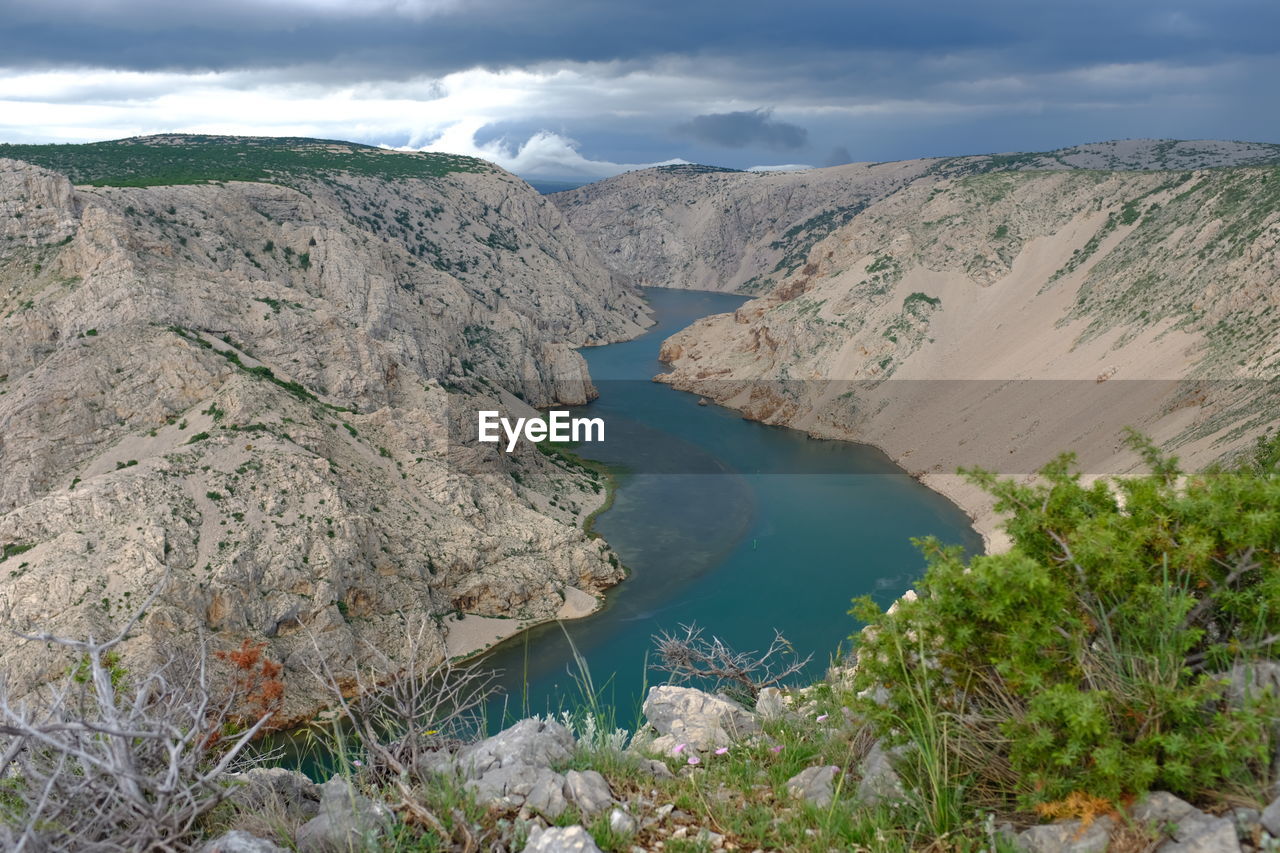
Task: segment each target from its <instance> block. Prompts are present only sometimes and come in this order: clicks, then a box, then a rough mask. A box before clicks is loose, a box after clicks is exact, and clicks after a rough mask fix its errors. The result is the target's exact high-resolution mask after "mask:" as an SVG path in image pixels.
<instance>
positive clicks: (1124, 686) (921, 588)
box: [853, 435, 1280, 807]
mask: <svg viewBox="0 0 1280 853" xmlns="http://www.w3.org/2000/svg"><path fill="white" fill-rule="evenodd" d="M1131 440H1132V442H1133V444H1134V446H1135V447H1136V448H1137V449H1138V450H1140V451H1141V452H1142V453H1143V455H1144V458H1145V459H1146V461H1147V464H1148V466H1149V467H1150V469H1151V473H1150V474H1149V475H1145V476H1139V477H1133V478H1126V479H1120V480H1117V481H1115V482H1114V484H1113V488H1108V487H1107V485H1105V484H1103V483H1096V484H1094V485H1092V486H1085V485H1082V484H1081V482H1080V478H1079V475H1078V474H1074V473H1072V463H1073V461H1074V459H1073V457H1072V456H1070V455H1064V456H1062V457H1060V458H1059V459H1058V460H1057V461H1055V462H1054V463H1052V464H1050V465H1049V466H1047V467H1046V468H1044V469H1043V470H1042V471H1041V477H1040V482H1039V483H1038V484H1034V485H1026V484H1020V483H1016V482H1014V481H1012V480H1000V479H997V478H996V477H995V476H994V475H992V474H990V473H986V472H965V473H966V474H968V475H969V476H970V478H971V479H972V480H974V481H975V482H977V483H979V484H981V485H983V486H984V487H985V488H986V489H987V490H988V491H989V492H991V494H993V495H994V496H995V497H996V498H997V504H996V507H997V509H998V510H999V511H1001V512H1004V513H1007V514H1009V517H1008V519H1007V522H1006V529H1007V530H1008V532H1009V534H1010V536H1011V537H1012V539H1013V543H1014V545H1013V548H1012V549H1011V550H1010V551H1009V552H1007V553H1003V554H997V555H993V556H979V557H974V558H973V559H971V560H968V561H966V560H965V559H964V555H963V554H962V553H961V551H960V550H959V549H957V548H946V547H943V546H941V545H940V544H939V543H937V542H936V541H934V540H924V541H921V542H918V543H917V544H918V545H919V546H920V547H921V548H922V549H923V551H924V553H925V555H926V557H927V559H928V569H927V572H926V575H925V577H924V579H923V580H922V581H921V582H920V584H919V585H918V587H917V598H916V599H915V600H914V601H905V600H904V601H902V602H899V603H898V605H897V606H896V607H895V608H894V609H893V612H892V613H881V612H879V610H878V608H877V607H876V606H875V605H874V604H872V603H871V602H870V601H869V600H862V601H860V602H857V606H856V607H855V609H854V611H853V612H854V613H855V614H856V615H857V616H859V618H861V619H863V620H864V621H866V622H868V623H869V624H870V626H871V630H869V631H866V632H863V633H862V635H861V636H860V637H859V638H858V640H859V648H858V667H859V669H858V680H859V688H860V689H868V688H870V689H871V690H870V692H869V693H868V694H867V695H868V696H874V697H875V698H874V700H873V699H871V698H869V699H867V700H866V701H865V710H866V712H867V713H868V715H869V716H870V718H871V719H872V721H873V722H874V724H875V725H876V727H877V729H878V730H879V733H880V734H881V735H882V736H886V737H888V738H889V739H890V740H891V741H893V742H897V743H906V742H908V741H910V740H911V738H910V737H909V735H908V734H907V733H908V732H910V731H913V730H918V729H919V728H920V727H919V726H918V725H915V724H914V723H915V722H918V721H917V720H916V719H915V718H916V717H918V716H919V715H920V714H921V713H922V711H921V710H920V701H919V697H920V696H921V695H927V696H929V697H930V706H931V709H930V711H925V712H923V713H933V714H935V715H937V716H938V717H939V718H941V719H945V720H946V721H948V725H946V726H945V727H942V729H941V730H942V731H944V732H945V743H944V744H943V745H942V748H943V749H944V750H945V753H946V765H947V766H948V767H949V768H951V770H950V772H952V773H953V775H954V777H955V779H954V781H955V782H956V784H963V785H966V786H968V787H969V789H970V790H971V791H974V792H978V793H985V794H986V795H987V799H996V800H1001V799H1002V800H1004V801H1005V802H1010V801H1014V802H1016V803H1017V804H1018V805H1020V806H1023V807H1028V806H1035V805H1037V804H1041V803H1046V802H1050V801H1056V800H1060V799H1063V798H1065V797H1066V796H1067V795H1069V794H1071V793H1073V792H1084V793H1086V794H1089V795H1091V796H1095V797H1102V798H1105V799H1107V800H1111V801H1112V802H1115V801H1118V800H1120V799H1121V798H1123V797H1124V796H1126V795H1129V794H1138V793H1142V792H1144V791H1147V790H1151V789H1156V788H1158V789H1163V790H1169V791H1172V792H1174V793H1176V794H1180V795H1182V796H1187V797H1200V796H1202V795H1204V794H1205V792H1208V791H1215V792H1219V793H1221V792H1232V791H1235V792H1241V793H1244V792H1257V791H1258V790H1260V788H1261V786H1262V783H1264V782H1265V781H1266V778H1267V774H1268V772H1269V771H1268V762H1269V759H1270V757H1271V749H1272V736H1273V735H1272V727H1271V726H1272V722H1271V720H1272V718H1274V716H1275V711H1276V701H1275V697H1273V696H1271V695H1270V694H1262V693H1260V692H1259V691H1253V695H1250V696H1249V697H1248V699H1247V700H1244V701H1239V700H1237V701H1230V700H1229V698H1228V696H1227V680H1226V678H1225V674H1226V673H1228V672H1229V671H1230V670H1231V669H1232V668H1233V667H1235V666H1240V665H1247V664H1248V663H1249V662H1251V661H1256V660H1259V659H1263V658H1266V657H1268V656H1269V655H1270V654H1272V653H1274V652H1275V651H1276V650H1277V648H1280V646H1278V645H1277V644H1278V643H1280V547H1278V546H1280V474H1278V473H1277V470H1276V466H1275V465H1274V464H1272V465H1269V466H1268V465H1260V466H1255V467H1254V468H1251V469H1248V470H1245V469H1241V470H1230V471H1227V470H1217V471H1212V472H1209V473H1206V474H1202V475H1191V476H1189V477H1187V478H1185V481H1184V480H1183V479H1182V475H1181V472H1179V470H1178V469H1177V467H1176V460H1173V459H1167V458H1165V457H1163V456H1161V455H1160V454H1159V452H1158V451H1156V450H1155V448H1154V447H1153V446H1152V445H1150V443H1149V442H1147V441H1146V440H1145V439H1142V438H1140V437H1138V436H1136V435H1134V436H1132V437H1131ZM1259 456H1260V458H1261V456H1262V455H1261V454H1259ZM877 687H879V688H880V689H879V690H876V688H877ZM925 751H926V750H920V749H917V750H915V752H916V753H920V752H925ZM906 754H907V755H912V750H911V749H908V750H907V753H906ZM916 763H919V761H917V762H916ZM904 764H905V767H904V770H905V771H906V772H908V773H910V772H911V764H912V762H911V761H906V762H904ZM935 764H936V762H935Z"/></svg>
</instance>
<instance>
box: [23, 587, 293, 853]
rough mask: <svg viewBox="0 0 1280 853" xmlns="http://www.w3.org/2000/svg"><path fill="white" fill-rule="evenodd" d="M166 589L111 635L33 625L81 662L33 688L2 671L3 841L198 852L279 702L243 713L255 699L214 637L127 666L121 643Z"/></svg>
mask: <svg viewBox="0 0 1280 853" xmlns="http://www.w3.org/2000/svg"><path fill="white" fill-rule="evenodd" d="M157 594H158V590H157V593H153V594H152V596H151V597H150V598H148V599H147V601H146V602H145V603H144V604H143V605H142V606H141V607H140V608H138V610H137V611H135V612H134V614H133V615H132V617H131V618H130V619H129V620H128V622H127V623H126V624H125V625H124V627H123V628H122V629H121V630H120V632H119V633H118V634H116V635H115V636H114V637H112V638H111V639H109V640H107V641H105V642H97V641H94V640H92V639H89V640H79V639H73V638H67V637H59V636H55V635H52V634H36V635H23V636H25V637H26V638H27V639H28V640H30V641H32V642H33V643H38V644H40V645H47V646H49V647H56V648H60V649H62V650H64V652H68V653H70V654H71V655H72V656H73V661H74V662H73V664H72V665H71V666H69V667H68V668H67V669H66V671H65V672H64V673H63V675H62V676H61V677H58V678H55V679H53V680H52V681H51V682H49V683H48V684H45V685H43V686H42V687H40V688H39V689H38V690H37V691H36V692H35V693H32V694H27V695H25V696H23V697H21V698H19V697H18V696H17V695H16V694H17V691H16V690H14V689H13V688H12V687H10V685H9V684H7V683H6V682H4V681H2V680H0V756H2V757H0V773H3V777H4V779H5V785H4V792H3V796H0V847H3V848H4V849H6V850H102V851H107V850H186V849H190V848H191V847H193V846H194V845H195V843H196V842H197V841H198V836H199V829H200V826H201V823H202V822H203V821H204V819H205V818H206V816H207V815H208V814H209V813H210V812H211V811H213V809H215V808H216V807H217V806H218V804H219V803H221V802H222V801H223V800H225V799H226V797H227V796H228V795H229V794H230V793H231V791H232V782H231V779H230V777H228V775H227V774H228V772H229V771H230V770H232V769H234V768H236V767H238V766H242V765H243V764H244V762H245V761H246V759H245V757H244V756H243V753H244V751H245V748H246V747H247V746H248V745H249V742H250V741H251V740H252V739H253V737H254V736H255V735H256V734H257V733H258V732H259V731H261V730H262V729H263V727H264V726H265V725H266V724H267V721H268V719H269V717H270V710H264V711H263V713H262V714H261V716H256V717H252V716H251V717H245V718H241V717H237V716H235V714H236V709H237V708H240V707H242V706H243V705H244V702H245V700H246V698H249V699H252V698H253V697H246V696H245V695H244V694H243V693H242V692H241V689H240V688H241V685H240V683H239V682H236V683H233V684H232V685H230V689H220V688H216V687H215V686H214V684H213V682H214V681H215V680H216V679H213V678H212V677H211V676H210V673H209V666H208V663H209V661H208V660H207V659H206V658H205V657H204V654H203V652H204V647H203V643H201V644H200V645H199V646H198V647H197V648H195V649H192V650H187V653H183V652H182V651H179V650H177V649H171V650H170V656H169V657H167V658H165V659H163V660H160V661H158V662H157V663H156V664H155V665H154V666H146V667H144V668H143V669H142V670H141V671H138V672H134V671H130V670H126V669H125V668H124V667H123V666H122V664H121V661H120V656H119V653H118V652H117V647H118V646H119V645H120V644H121V643H123V642H124V640H125V638H126V637H127V636H129V634H130V632H131V631H133V629H134V628H135V627H136V626H137V625H138V622H139V620H140V619H141V618H142V616H143V614H144V613H145V612H146V611H147V609H148V608H149V607H150V606H151V604H152V603H153V602H154V601H155V599H156V595H157ZM278 698H279V697H278V696H277V697H276V701H278ZM273 705H274V703H273ZM258 707H259V706H251V708H252V709H254V710H255V711H256V710H257V709H258ZM262 707H265V706H262ZM232 721H234V722H236V723H237V725H236V726H235V727H234V731H232V730H231V729H229V728H228V727H227V723H228V722H232Z"/></svg>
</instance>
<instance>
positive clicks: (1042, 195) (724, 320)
mask: <svg viewBox="0 0 1280 853" xmlns="http://www.w3.org/2000/svg"><path fill="white" fill-rule="evenodd" d="M842 168H851V167H842ZM947 168H948V169H951V170H953V171H954V169H955V168H957V166H956V164H952V165H951V166H949V167H947ZM872 171H874V170H872ZM1268 178H1270V180H1268ZM784 179H785V180H790V181H792V182H794V183H796V184H797V186H798V185H799V184H801V183H803V182H804V181H811V180H817V178H816V177H813V176H812V175H811V174H810V173H802V174H800V175H791V176H784V177H778V178H774V180H784ZM632 180H639V178H638V177H633V178H632ZM596 191H597V192H600V191H601V190H600V189H597V190H596ZM1277 193H1280V190H1277V188H1276V181H1275V179H1274V169H1272V168H1255V167H1239V168H1231V169H1218V170H1205V171H1183V172H1174V173H1168V172H1110V173H1107V172H1082V171H1069V170H1062V169H1060V170H1058V171H1016V172H995V173H986V174H951V173H948V172H947V170H946V169H942V168H941V167H939V169H938V170H934V171H932V172H929V171H928V170H925V171H924V172H922V173H920V174H918V175H917V176H916V177H915V178H914V179H913V180H911V181H910V182H908V183H905V184H904V185H902V186H901V187H900V188H898V189H897V190H896V191H894V192H892V193H891V194H889V195H887V196H885V197H884V198H880V199H878V200H874V201H872V202H871V203H869V204H868V205H867V206H866V207H865V208H864V209H862V210H860V211H859V212H857V213H856V214H853V215H850V216H849V217H847V218H846V219H840V220H839V221H835V220H823V222H825V223H826V224H822V225H818V224H809V225H805V226H804V228H803V229H802V231H803V233H804V234H807V235H808V238H811V239H808V238H806V239H807V241H806V240H801V238H800V236H799V235H797V236H796V238H795V239H796V240H798V241H800V242H798V243H797V244H796V246H797V254H796V255H795V256H794V257H793V258H792V259H791V260H787V261H786V262H785V263H783V264H782V265H781V267H779V268H778V269H777V272H776V274H774V279H776V280H775V281H774V283H772V284H769V285H767V289H766V290H764V291H763V292H762V295H761V296H760V297H759V298H757V299H755V300H753V301H751V302H748V303H746V304H745V305H743V306H742V307H740V308H739V309H738V310H737V311H735V312H734V313H732V314H721V315H717V316H714V317H710V318H705V319H703V320H701V321H699V322H697V323H695V324H694V325H692V326H691V327H689V328H688V329H686V330H684V331H682V332H680V333H678V334H677V335H675V336H673V337H672V338H670V339H669V340H668V341H666V343H665V344H664V345H663V350H662V358H663V359H664V360H665V361H667V362H669V363H670V364H671V365H672V366H673V368H674V371H673V372H672V373H670V374H665V375H663V376H661V377H659V379H660V380H661V381H665V382H669V383H671V384H673V385H675V386H676V387H678V388H681V389H683V390H687V391H691V392H694V393H697V394H699V395H701V396H703V397H706V398H710V399H712V400H714V401H715V402H717V403H719V404H721V405H725V406H728V407H731V408H735V409H738V410H739V411H741V412H742V413H743V414H745V415H746V416H748V417H751V418H754V419H757V420H761V421H764V422H766V423H773V424H780V425H786V426H791V427H795V428H798V429H803V430H806V431H808V432H810V433H812V434H814V435H818V436H822V437H828V438H842V439H851V440H858V441H863V442H866V443H870V444H874V445H876V446H878V447H880V448H882V449H884V450H885V451H886V452H887V453H888V454H889V455H890V456H891V457H893V458H894V459H895V460H898V461H899V462H900V463H901V464H902V465H903V466H904V467H905V468H906V469H907V470H908V471H910V472H911V473H912V474H913V475H915V476H917V477H920V478H921V479H923V480H924V481H925V482H926V483H928V484H929V485H930V486H932V487H934V488H936V489H938V490H939V491H943V492H944V493H946V494H948V495H950V496H951V497H953V498H954V499H956V500H957V501H958V502H959V503H960V504H961V505H962V506H964V507H965V508H966V509H968V510H969V511H970V512H971V514H974V515H976V516H977V517H978V521H979V526H980V528H981V529H982V530H983V532H985V533H988V534H990V533H992V532H993V530H994V514H993V513H992V512H991V510H990V504H989V503H988V502H987V500H986V498H985V497H984V495H983V494H982V492H981V491H980V490H979V489H977V488H976V487H973V486H969V485H966V484H965V483H964V482H963V481H962V480H961V479H960V478H958V477H956V476H955V475H954V472H955V470H956V469H957V468H958V467H960V466H968V467H982V468H986V469H988V470H992V471H995V472H997V473H1000V474H1005V475H1012V476H1023V475H1027V474H1030V473H1032V472H1034V471H1036V470H1038V469H1039V468H1040V467H1042V466H1043V465H1044V464H1046V463H1047V462H1049V461H1050V460H1052V459H1053V458H1054V457H1055V456H1056V455H1057V454H1058V453H1060V452H1062V451H1064V450H1072V451H1075V452H1077V453H1078V455H1079V459H1080V468H1081V470H1082V471H1083V472H1085V473H1086V474H1089V475H1108V474H1110V475H1118V474H1125V473H1131V472H1132V471H1134V470H1136V469H1138V468H1140V467H1141V464H1140V461H1139V459H1138V457H1137V454H1136V453H1133V452H1132V451H1130V450H1129V449H1127V448H1126V447H1125V445H1124V441H1123V431H1124V428H1125V427H1130V426H1132V427H1135V428H1138V429H1140V430H1142V431H1143V432H1145V433H1147V434H1149V435H1151V436H1152V438H1153V439H1154V440H1155V441H1156V442H1157V443H1158V444H1160V445H1162V446H1164V447H1166V448H1170V449H1173V450H1175V451H1176V452H1177V454H1178V456H1179V457H1180V459H1181V460H1182V462H1183V463H1184V464H1185V465H1187V466H1188V467H1189V468H1193V469H1194V468H1197V467H1201V466H1204V465H1206V464H1208V463H1210V462H1213V461H1217V460H1220V459H1222V458H1223V457H1224V456H1227V455H1230V454H1235V453H1243V452H1247V451H1248V450H1249V449H1250V448H1251V447H1252V446H1253V443H1254V440H1255V438H1256V437H1257V436H1258V435H1259V434H1261V433H1262V432H1263V431H1265V429H1266V428H1267V425H1268V424H1270V423H1273V422H1274V419H1275V416H1276V412H1275V411H1274V409H1275V407H1276V400H1277V397H1276V395H1275V394H1274V391H1273V390H1270V385H1268V384H1267V383H1272V382H1274V371H1275V365H1276V363H1277V360H1280V208H1278V207H1277V195H1276V194H1277ZM627 198H628V197H627V196H625V195H624V196H620V197H619V198H616V199H614V201H613V202H612V203H614V204H621V205H625V203H626V201H627ZM561 203H562V204H564V202H561ZM835 210H836V209H835V208H831V211H832V212H833V213H834V211H835ZM571 215H572V214H571ZM726 227H728V226H726ZM770 233H772V232H770ZM757 236H758V235H757ZM767 237H768V234H765V235H764V236H760V238H759V239H762V240H763V239H767ZM752 263H753V264H755V263H756V262H752ZM753 268H754V269H762V268H761V267H759V266H758V265H755V266H753ZM734 281H737V279H725V283H726V287H731V286H733V283H734ZM992 544H996V543H994V542H993V543H992Z"/></svg>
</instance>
